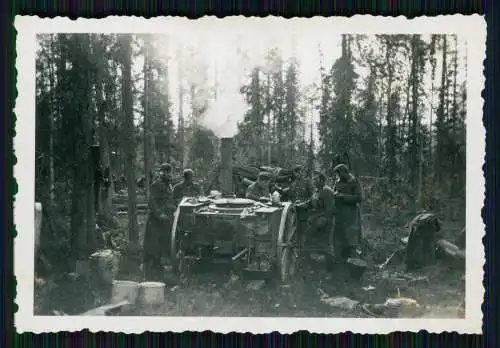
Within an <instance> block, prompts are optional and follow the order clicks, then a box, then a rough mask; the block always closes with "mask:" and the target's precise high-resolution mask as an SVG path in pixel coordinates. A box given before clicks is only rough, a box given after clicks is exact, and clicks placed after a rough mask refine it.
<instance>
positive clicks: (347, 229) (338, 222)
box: [333, 164, 362, 261]
mask: <svg viewBox="0 0 500 348" xmlns="http://www.w3.org/2000/svg"><path fill="white" fill-rule="evenodd" d="M333 173H334V174H336V176H337V179H336V181H335V185H334V188H333V190H334V198H335V228H334V234H333V239H334V246H335V255H336V257H337V258H338V257H340V260H342V261H346V260H347V259H348V258H350V257H354V255H353V251H354V250H355V248H356V246H358V245H359V242H360V238H361V221H360V219H359V204H360V203H361V199H362V194H361V184H360V183H359V181H358V179H357V178H356V177H355V176H354V175H353V174H352V173H351V172H350V171H349V169H348V167H347V166H346V165H345V164H339V165H337V166H336V167H335V168H333Z"/></svg>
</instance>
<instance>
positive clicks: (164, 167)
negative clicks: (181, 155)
mask: <svg viewBox="0 0 500 348" xmlns="http://www.w3.org/2000/svg"><path fill="white" fill-rule="evenodd" d="M160 170H164V171H168V172H171V171H172V165H171V164H170V163H163V164H161V165H160Z"/></svg>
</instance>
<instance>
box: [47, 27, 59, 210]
mask: <svg viewBox="0 0 500 348" xmlns="http://www.w3.org/2000/svg"><path fill="white" fill-rule="evenodd" d="M54 55H55V50H54V36H53V35H51V38H50V56H51V57H50V59H49V69H50V70H49V71H50V78H49V79H50V109H51V110H54V111H53V112H51V114H50V116H49V130H48V133H49V193H50V194H49V196H50V205H51V206H52V205H53V204H54V201H55V192H54V182H55V171H54V136H55V129H54V119H55V117H56V115H57V110H55V109H53V108H54V107H55V105H56V103H55V98H54V95H55V81H54V80H55V74H54V65H53V61H52V60H53V57H54Z"/></svg>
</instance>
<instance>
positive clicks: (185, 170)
mask: <svg viewBox="0 0 500 348" xmlns="http://www.w3.org/2000/svg"><path fill="white" fill-rule="evenodd" d="M193 174H194V172H193V170H192V169H190V168H187V169H184V170H183V171H182V175H184V176H186V175H193Z"/></svg>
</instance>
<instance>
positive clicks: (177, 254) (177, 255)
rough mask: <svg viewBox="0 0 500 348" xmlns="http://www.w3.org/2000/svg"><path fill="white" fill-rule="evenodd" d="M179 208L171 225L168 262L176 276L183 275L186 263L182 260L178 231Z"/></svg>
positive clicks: (180, 240)
mask: <svg viewBox="0 0 500 348" xmlns="http://www.w3.org/2000/svg"><path fill="white" fill-rule="evenodd" d="M180 214H181V211H180V208H179V207H177V210H176V211H175V213H174V221H173V223H172V234H171V241H170V262H171V263H172V269H173V271H174V272H175V274H177V275H182V274H184V273H185V268H186V262H185V259H184V250H183V247H182V238H181V235H180V233H181V231H180V230H179V219H180Z"/></svg>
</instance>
